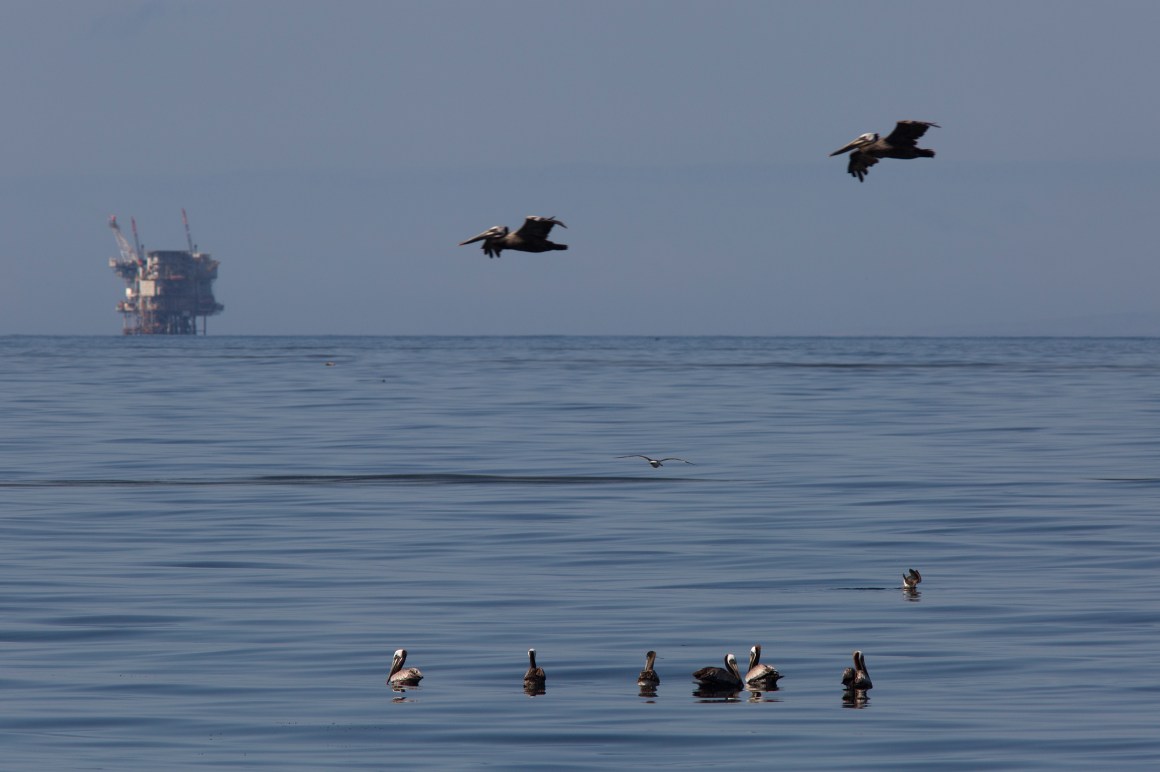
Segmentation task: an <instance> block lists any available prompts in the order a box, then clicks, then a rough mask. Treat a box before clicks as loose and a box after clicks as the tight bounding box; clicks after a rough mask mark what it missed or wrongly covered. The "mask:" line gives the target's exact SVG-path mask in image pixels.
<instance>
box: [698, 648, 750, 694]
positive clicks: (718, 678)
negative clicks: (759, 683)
mask: <svg viewBox="0 0 1160 772" xmlns="http://www.w3.org/2000/svg"><path fill="white" fill-rule="evenodd" d="M693 678H695V679H697V683H699V684H700V685H701V686H702V687H704V688H707V689H740V688H742V687H743V686H745V684H744V682H742V680H741V671H740V670H739V669H738V668H737V657H734V656H733V655H732V654H726V655H725V667H723V668H721V667H703V668H701V669H700V670H698V671H697V672H696V673H693Z"/></svg>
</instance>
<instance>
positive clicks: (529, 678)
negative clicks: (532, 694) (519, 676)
mask: <svg viewBox="0 0 1160 772" xmlns="http://www.w3.org/2000/svg"><path fill="white" fill-rule="evenodd" d="M528 663H529V664H528V672H526V673H524V686H525V687H529V688H532V689H538V688H542V687H543V685H544V681H546V680H547V676H545V675H544V669H543V668H542V667H536V650H535V649H528Z"/></svg>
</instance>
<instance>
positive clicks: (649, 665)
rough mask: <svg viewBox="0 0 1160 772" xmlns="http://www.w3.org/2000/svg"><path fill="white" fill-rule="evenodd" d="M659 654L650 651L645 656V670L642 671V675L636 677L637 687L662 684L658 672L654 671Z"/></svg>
mask: <svg viewBox="0 0 1160 772" xmlns="http://www.w3.org/2000/svg"><path fill="white" fill-rule="evenodd" d="M656 661H657V653H656V652H655V651H650V652H649V653H647V654H645V655H644V670H642V671H640V675H638V676H637V677H636V685H637V686H656V685H657V684H659V683H660V682H661V677H660V676H659V675H657V671H655V670H653V666H654V665H656Z"/></svg>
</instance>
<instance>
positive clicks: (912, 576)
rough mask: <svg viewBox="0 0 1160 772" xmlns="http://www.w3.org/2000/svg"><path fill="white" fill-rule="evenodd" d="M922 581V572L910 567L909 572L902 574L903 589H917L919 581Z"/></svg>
mask: <svg viewBox="0 0 1160 772" xmlns="http://www.w3.org/2000/svg"><path fill="white" fill-rule="evenodd" d="M921 581H922V574H920V573H918V572H917V571H915V570H914V569H913V568H912V569H910V573H909V574H903V575H902V589H904V590H915V589H918V583H919V582H921Z"/></svg>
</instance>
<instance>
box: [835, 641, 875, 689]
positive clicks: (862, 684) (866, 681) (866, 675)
mask: <svg viewBox="0 0 1160 772" xmlns="http://www.w3.org/2000/svg"><path fill="white" fill-rule="evenodd" d="M842 686H845V687H846V691H852V692H864V691H866V690H867V689H872V688H874V682H873V681H871V680H870V672H869V671H868V670H866V658H865V657H864V656H862V652H861V651H855V652H854V667H848V668H846V669H845V670H843V671H842Z"/></svg>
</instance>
